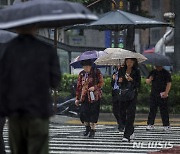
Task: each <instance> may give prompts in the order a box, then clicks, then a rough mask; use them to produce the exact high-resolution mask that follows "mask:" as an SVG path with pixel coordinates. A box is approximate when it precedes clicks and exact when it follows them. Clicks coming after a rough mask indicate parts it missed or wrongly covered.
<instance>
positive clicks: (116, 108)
mask: <svg viewBox="0 0 180 154" xmlns="http://www.w3.org/2000/svg"><path fill="white" fill-rule="evenodd" d="M122 68H123V67H122V66H121V65H118V66H115V71H114V73H113V75H112V79H111V86H112V103H113V114H114V116H115V118H116V121H117V124H118V130H119V131H120V132H122V131H123V130H124V127H125V121H126V114H125V112H123V111H122V110H121V109H120V103H121V102H120V100H119V85H118V72H119V71H120V69H122ZM120 112H121V113H122V112H123V113H124V114H122V116H120V114H121V113H120ZM121 118H122V119H121Z"/></svg>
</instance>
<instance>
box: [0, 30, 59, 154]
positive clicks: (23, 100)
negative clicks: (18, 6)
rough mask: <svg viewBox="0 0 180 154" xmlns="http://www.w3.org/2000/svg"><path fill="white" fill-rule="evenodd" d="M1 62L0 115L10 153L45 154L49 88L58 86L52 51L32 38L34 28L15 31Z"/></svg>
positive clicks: (55, 57) (55, 61) (54, 55)
mask: <svg viewBox="0 0 180 154" xmlns="http://www.w3.org/2000/svg"><path fill="white" fill-rule="evenodd" d="M17 32H18V33H19V36H18V37H16V38H14V39H13V40H11V41H10V42H9V44H8V46H7V48H6V50H5V53H4V55H3V58H2V61H1V65H0V66H1V71H2V72H1V74H0V75H1V77H2V93H1V94H2V101H1V105H0V106H1V109H0V115H1V116H7V117H8V120H9V123H8V124H9V142H10V149H11V152H12V154H48V136H49V117H50V116H51V115H52V114H53V110H52V99H51V95H50V89H51V88H56V87H57V86H58V84H59V83H60V67H59V60H58V56H57V53H56V51H55V50H54V48H53V47H51V46H50V45H48V44H46V43H44V42H42V41H40V40H38V39H37V38H35V36H34V33H35V32H36V28H35V27H26V28H19V29H17Z"/></svg>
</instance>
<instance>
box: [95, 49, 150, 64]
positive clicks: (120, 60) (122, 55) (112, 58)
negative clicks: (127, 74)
mask: <svg viewBox="0 0 180 154" xmlns="http://www.w3.org/2000/svg"><path fill="white" fill-rule="evenodd" d="M104 51H105V52H107V55H104V56H102V57H100V58H98V59H97V60H96V61H95V64H97V65H107V66H108V65H109V66H117V65H123V64H124V61H125V59H126V58H136V59H137V61H138V63H141V62H143V61H145V60H146V59H147V58H146V57H144V56H143V55H142V54H140V53H135V52H132V51H129V50H125V49H121V48H107V49H105V50H104Z"/></svg>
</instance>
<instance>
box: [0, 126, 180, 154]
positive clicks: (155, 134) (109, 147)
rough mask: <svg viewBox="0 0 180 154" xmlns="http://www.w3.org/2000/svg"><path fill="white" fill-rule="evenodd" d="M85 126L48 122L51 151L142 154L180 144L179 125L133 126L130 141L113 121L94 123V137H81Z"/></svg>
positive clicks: (7, 148) (6, 135)
mask: <svg viewBox="0 0 180 154" xmlns="http://www.w3.org/2000/svg"><path fill="white" fill-rule="evenodd" d="M83 131H84V127H83V126H80V125H60V124H57V123H51V124H50V140H49V153H50V154H91V153H93V154H94V153H95V154H121V153H126V154H127V153H131V154H132V153H133V154H135V153H138V154H139V153H141V154H145V153H148V152H152V151H158V150H160V149H162V148H171V147H173V146H177V145H180V133H179V132H180V127H172V129H171V131H169V132H165V131H163V129H162V127H158V126H157V127H156V129H155V130H154V131H146V130H145V126H136V127H135V133H134V134H135V139H134V140H133V141H131V142H130V143H125V142H122V141H121V140H122V136H123V133H122V132H118V131H117V127H116V126H115V125H97V131H96V135H95V137H94V138H89V137H84V136H83V135H82V134H83ZM3 135H4V139H5V144H6V152H7V154H10V149H9V146H8V128H7V126H5V128H4V132H3Z"/></svg>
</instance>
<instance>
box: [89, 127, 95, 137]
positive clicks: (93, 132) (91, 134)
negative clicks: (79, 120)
mask: <svg viewBox="0 0 180 154" xmlns="http://www.w3.org/2000/svg"><path fill="white" fill-rule="evenodd" d="M94 136H95V130H94V129H91V131H90V134H89V137H91V138H93V137H94Z"/></svg>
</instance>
